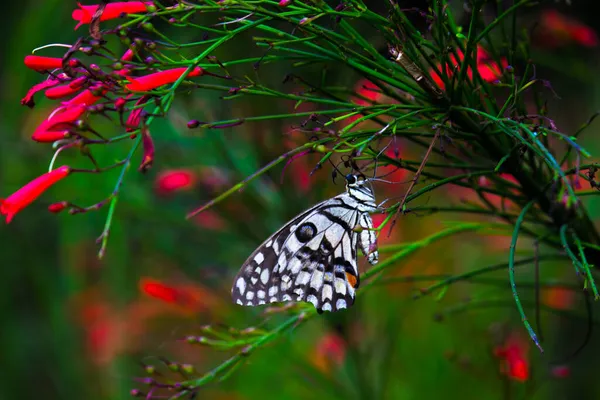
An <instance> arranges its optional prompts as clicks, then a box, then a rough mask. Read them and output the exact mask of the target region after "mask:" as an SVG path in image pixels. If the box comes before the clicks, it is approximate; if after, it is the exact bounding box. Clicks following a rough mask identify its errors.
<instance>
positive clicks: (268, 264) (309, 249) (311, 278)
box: [231, 174, 379, 313]
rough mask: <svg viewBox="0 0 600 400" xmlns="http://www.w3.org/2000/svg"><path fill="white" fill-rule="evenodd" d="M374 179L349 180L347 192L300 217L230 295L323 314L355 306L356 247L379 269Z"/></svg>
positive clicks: (258, 255) (260, 252) (248, 302)
mask: <svg viewBox="0 0 600 400" xmlns="http://www.w3.org/2000/svg"><path fill="white" fill-rule="evenodd" d="M368 182H369V181H368V180H365V179H363V178H362V177H358V176H356V175H352V174H350V175H347V176H346V192H345V193H342V194H340V195H338V196H335V197H333V198H331V199H329V200H325V201H323V202H321V203H319V204H317V205H316V206H314V207H312V208H310V209H309V210H307V211H305V212H303V213H301V214H300V215H298V216H297V217H295V218H294V219H292V220H291V221H290V222H288V223H287V224H286V225H285V226H283V227H282V228H281V229H279V230H278V231H277V232H275V233H274V234H273V235H272V236H271V237H269V238H268V239H267V240H266V241H265V242H264V243H263V244H261V245H260V246H259V247H258V248H257V249H256V250H255V251H254V252H253V253H252V254H251V255H250V257H248V259H247V260H246V262H244V264H243V265H242V267H241V269H240V271H239V272H238V274H237V275H236V277H235V280H234V283H233V287H232V289H231V295H232V298H233V302H234V303H236V304H239V305H242V306H257V305H262V304H267V303H275V302H289V301H295V302H301V301H302V302H308V303H312V304H313V305H314V306H315V308H316V309H317V311H318V312H319V313H322V312H323V311H332V312H333V311H338V310H341V309H344V308H348V307H350V306H351V305H352V304H354V297H355V294H356V289H357V288H358V286H359V284H360V277H359V273H358V267H357V253H356V252H357V248H358V247H360V248H361V250H362V252H363V254H364V255H365V256H366V257H367V260H368V261H369V263H371V264H372V265H375V264H376V263H377V261H378V259H379V254H378V252H377V237H376V236H375V232H374V231H373V220H372V219H371V216H370V215H369V213H372V212H376V211H378V208H377V205H376V204H375V196H374V195H373V191H372V189H371V187H370V185H367V183H368Z"/></svg>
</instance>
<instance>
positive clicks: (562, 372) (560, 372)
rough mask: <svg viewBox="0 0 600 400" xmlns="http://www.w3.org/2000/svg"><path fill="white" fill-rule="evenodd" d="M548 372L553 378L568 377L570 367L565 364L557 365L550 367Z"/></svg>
mask: <svg viewBox="0 0 600 400" xmlns="http://www.w3.org/2000/svg"><path fill="white" fill-rule="evenodd" d="M550 374H551V375H552V376H553V377H554V378H560V379H564V378H568V377H569V376H570V375H571V368H570V367H568V366H567V365H557V366H555V367H552V370H551V371H550Z"/></svg>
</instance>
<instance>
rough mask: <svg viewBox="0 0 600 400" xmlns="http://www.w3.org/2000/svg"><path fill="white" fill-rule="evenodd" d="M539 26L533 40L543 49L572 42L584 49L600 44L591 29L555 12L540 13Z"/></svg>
mask: <svg viewBox="0 0 600 400" xmlns="http://www.w3.org/2000/svg"><path fill="white" fill-rule="evenodd" d="M539 24H540V26H539V30H538V31H537V32H536V35H535V36H534V39H535V41H536V42H537V43H538V44H540V45H542V46H545V47H550V48H556V47H561V46H565V45H568V44H569V43H572V42H575V43H577V44H579V45H581V46H585V47H596V46H598V44H600V40H599V39H598V35H597V34H596V32H595V31H594V30H593V29H592V28H590V27H589V26H587V25H585V24H583V23H581V22H580V21H578V20H576V19H574V18H571V17H567V16H566V15H563V14H561V13H559V12H558V11H556V10H551V9H548V10H544V11H542V13H541V15H540V22H539Z"/></svg>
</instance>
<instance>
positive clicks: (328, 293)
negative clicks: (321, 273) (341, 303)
mask: <svg viewBox="0 0 600 400" xmlns="http://www.w3.org/2000/svg"><path fill="white" fill-rule="evenodd" d="M322 299H323V301H326V300H327V299H329V300H333V290H331V285H323V296H322Z"/></svg>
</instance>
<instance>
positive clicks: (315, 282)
mask: <svg viewBox="0 0 600 400" xmlns="http://www.w3.org/2000/svg"><path fill="white" fill-rule="evenodd" d="M310 286H311V287H313V288H315V289H317V290H319V289H321V286H323V273H322V272H321V271H319V270H318V269H317V270H315V271H314V272H313V274H312V278H311V280H310Z"/></svg>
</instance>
